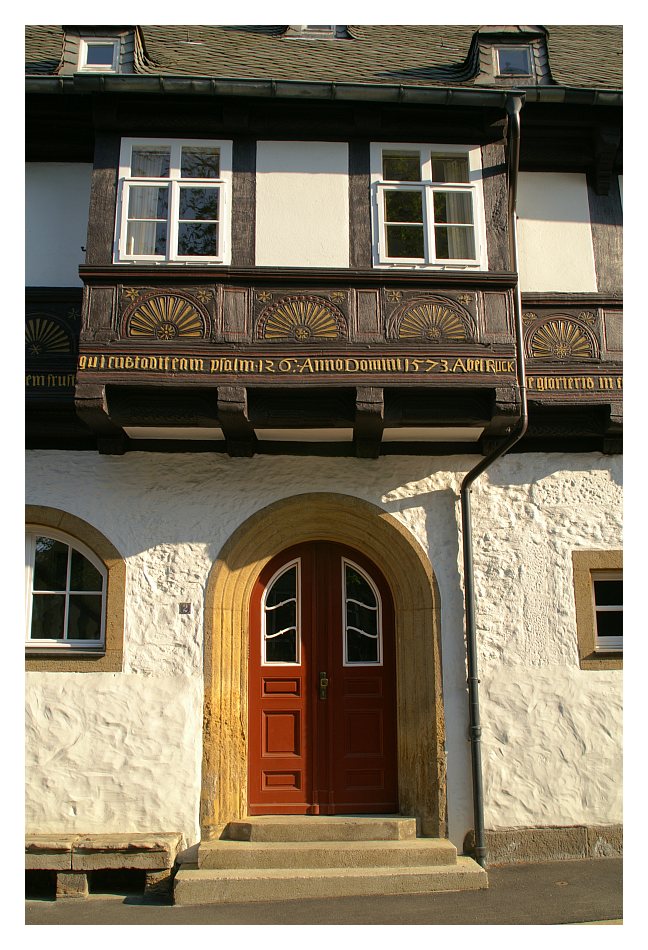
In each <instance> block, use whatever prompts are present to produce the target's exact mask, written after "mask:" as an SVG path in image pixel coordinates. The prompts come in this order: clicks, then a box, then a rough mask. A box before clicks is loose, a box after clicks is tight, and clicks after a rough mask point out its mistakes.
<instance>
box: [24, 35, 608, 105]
mask: <svg viewBox="0 0 648 950" xmlns="http://www.w3.org/2000/svg"><path fill="white" fill-rule="evenodd" d="M285 29H286V27H285V26H196V25H189V26H140V32H141V37H142V41H143V51H142V55H140V56H139V57H137V59H136V72H138V73H144V74H148V75H151V74H152V75H156V74H159V75H167V76H172V75H173V76H207V77H212V78H222V79H260V80H271V79H276V80H302V81H305V82H309V81H310V82H317V81H321V82H338V83H344V82H349V83H368V84H378V85H383V84H384V85H406V86H453V85H460V86H470V85H471V84H472V82H473V80H474V76H475V69H476V60H475V58H474V57H470V56H469V53H470V51H471V43H472V39H473V36H474V34H475V32H476V30H477V29H479V27H477V26H464V25H462V26H431V25H426V26H409V25H408V26H391V25H390V26H380V25H371V26H349V27H348V32H349V34H350V36H349V38H348V39H343V38H340V39H317V40H306V39H303V38H296V39H293V38H288V37H286V36H284V31H285ZM545 29H546V31H547V37H546V38H547V48H548V53H549V65H550V68H551V75H552V78H553V81H554V82H555V83H556V84H558V85H559V86H565V87H571V88H592V89H613V90H620V89H621V88H622V84H623V82H622V80H623V72H622V28H621V27H620V26H582V25H578V26H564V25H561V26H547V27H545ZM62 43H63V28H62V27H60V26H28V27H27V28H26V59H27V63H26V72H27V74H28V75H32V76H33V75H55V74H56V71H57V68H58V65H59V61H60V56H61V51H62Z"/></svg>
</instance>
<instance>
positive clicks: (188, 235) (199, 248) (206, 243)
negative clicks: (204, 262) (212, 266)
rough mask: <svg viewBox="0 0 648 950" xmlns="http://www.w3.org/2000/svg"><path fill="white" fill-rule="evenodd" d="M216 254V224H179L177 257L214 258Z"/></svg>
mask: <svg viewBox="0 0 648 950" xmlns="http://www.w3.org/2000/svg"><path fill="white" fill-rule="evenodd" d="M217 254H218V225H217V224H180V225H179V227H178V255H179V256H181V257H182V256H185V257H215V256H216V255H217Z"/></svg>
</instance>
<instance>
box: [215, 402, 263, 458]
mask: <svg viewBox="0 0 648 950" xmlns="http://www.w3.org/2000/svg"><path fill="white" fill-rule="evenodd" d="M217 406H218V421H219V423H220V426H221V428H222V430H223V435H224V436H225V443H226V447H227V452H228V454H229V455H231V456H232V457H234V458H251V456H253V455H254V450H255V447H256V441H257V439H256V435H255V432H254V426H253V425H252V423H251V422H250V419H249V416H248V407H247V389H246V388H245V386H219V387H218V399H217Z"/></svg>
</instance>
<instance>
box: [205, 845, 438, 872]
mask: <svg viewBox="0 0 648 950" xmlns="http://www.w3.org/2000/svg"><path fill="white" fill-rule="evenodd" d="M456 861H457V849H456V848H455V846H454V845H453V844H452V842H450V841H448V840H447V839H445V838H410V839H405V840H401V841H325V842H322V841H288V842H280V841H224V840H220V841H207V842H205V843H201V845H200V849H199V851H198V867H199V868H200V869H204V870H206V869H208V868H221V869H225V868H259V869H261V868H293V869H296V868H358V867H364V868H374V867H430V866H434V865H443V866H449V865H452V864H456Z"/></svg>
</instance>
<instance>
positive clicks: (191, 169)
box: [180, 146, 220, 178]
mask: <svg viewBox="0 0 648 950" xmlns="http://www.w3.org/2000/svg"><path fill="white" fill-rule="evenodd" d="M180 177H181V178H219V177H220V151H219V149H217V148H203V147H202V146H192V147H191V148H188V147H187V148H183V149H182V158H181V163H180Z"/></svg>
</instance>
